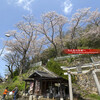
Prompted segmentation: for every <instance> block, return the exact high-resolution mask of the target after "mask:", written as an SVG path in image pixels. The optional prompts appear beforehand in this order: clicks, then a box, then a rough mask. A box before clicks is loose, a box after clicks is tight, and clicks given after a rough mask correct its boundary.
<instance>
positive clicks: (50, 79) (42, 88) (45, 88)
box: [24, 71, 68, 98]
mask: <svg viewBox="0 0 100 100" xmlns="http://www.w3.org/2000/svg"><path fill="white" fill-rule="evenodd" d="M24 81H25V83H26V84H25V91H26V92H27V93H29V94H32V95H38V96H41V95H42V96H43V97H48V96H49V97H50V98H52V97H54V98H59V97H66V95H67V94H68V80H66V79H64V78H62V77H59V76H57V75H55V74H53V73H48V72H43V71H35V72H34V73H33V74H31V75H30V76H29V77H28V78H27V79H25V80H24ZM28 86H29V87H28Z"/></svg>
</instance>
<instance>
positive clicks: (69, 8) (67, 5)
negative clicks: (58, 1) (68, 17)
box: [63, 0, 73, 14]
mask: <svg viewBox="0 0 100 100" xmlns="http://www.w3.org/2000/svg"><path fill="white" fill-rule="evenodd" d="M63 6H64V10H63V11H64V13H65V14H68V13H71V11H72V9H73V4H72V3H71V1H70V0H66V1H65V2H64V3H63Z"/></svg>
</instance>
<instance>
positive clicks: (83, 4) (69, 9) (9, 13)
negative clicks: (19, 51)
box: [0, 0, 100, 76]
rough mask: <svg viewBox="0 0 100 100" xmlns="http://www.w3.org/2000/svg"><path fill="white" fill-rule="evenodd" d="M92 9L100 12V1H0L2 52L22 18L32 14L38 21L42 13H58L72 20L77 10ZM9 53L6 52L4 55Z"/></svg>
mask: <svg viewBox="0 0 100 100" xmlns="http://www.w3.org/2000/svg"><path fill="white" fill-rule="evenodd" d="M87 7H91V10H96V8H99V10H100V0H0V41H1V42H0V50H2V48H3V46H4V45H3V41H4V40H7V37H5V33H6V32H7V31H9V30H13V29H15V26H14V25H15V24H16V23H17V22H19V21H21V20H22V16H24V15H30V14H32V15H33V16H34V17H35V19H36V20H37V21H39V20H40V16H41V14H42V13H46V12H49V11H56V12H57V13H59V14H62V15H64V16H67V17H68V18H70V17H71V16H72V14H73V13H75V12H76V10H77V9H81V8H87ZM5 52H7V51H4V53H5ZM2 59H3V55H2V56H0V74H1V75H2V76H4V74H5V69H6V67H5V65H6V62H4V61H3V60H2Z"/></svg>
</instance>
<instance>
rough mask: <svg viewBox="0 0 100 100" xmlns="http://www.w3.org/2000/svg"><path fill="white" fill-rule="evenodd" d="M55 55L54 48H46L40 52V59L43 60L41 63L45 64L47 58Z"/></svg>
mask: <svg viewBox="0 0 100 100" xmlns="http://www.w3.org/2000/svg"><path fill="white" fill-rule="evenodd" d="M55 57H56V53H55V49H54V48H48V49H46V50H44V51H43V52H42V54H41V61H42V62H43V64H46V63H47V60H48V59H50V58H55Z"/></svg>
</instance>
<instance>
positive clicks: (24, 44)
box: [7, 17, 37, 74]
mask: <svg viewBox="0 0 100 100" xmlns="http://www.w3.org/2000/svg"><path fill="white" fill-rule="evenodd" d="M24 19H25V21H23V22H19V23H18V24H16V27H17V28H18V31H17V30H13V31H9V32H7V34H10V35H11V36H13V39H12V40H10V41H8V43H7V46H8V49H9V50H10V51H12V52H14V51H17V52H18V53H19V54H20V55H21V61H20V62H21V65H20V74H22V72H23V70H24V69H25V68H26V69H27V62H26V59H27V58H28V51H29V48H30V45H31V42H34V41H35V40H36V38H37V32H36V30H35V26H36V25H35V24H34V23H33V21H32V18H31V17H24Z"/></svg>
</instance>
